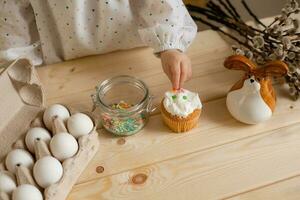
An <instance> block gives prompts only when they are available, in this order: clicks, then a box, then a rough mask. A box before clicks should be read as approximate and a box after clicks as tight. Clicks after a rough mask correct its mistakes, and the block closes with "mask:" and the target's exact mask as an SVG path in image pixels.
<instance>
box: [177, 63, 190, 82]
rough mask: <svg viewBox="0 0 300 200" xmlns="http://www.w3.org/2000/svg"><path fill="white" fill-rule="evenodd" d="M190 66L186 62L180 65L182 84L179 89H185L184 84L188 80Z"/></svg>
mask: <svg viewBox="0 0 300 200" xmlns="http://www.w3.org/2000/svg"><path fill="white" fill-rule="evenodd" d="M188 70H189V69H188V66H187V63H186V62H184V61H183V62H181V64H180V83H179V88H182V87H183V84H184V82H185V81H186V80H187V78H188Z"/></svg>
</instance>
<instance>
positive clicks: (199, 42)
mask: <svg viewBox="0 0 300 200" xmlns="http://www.w3.org/2000/svg"><path fill="white" fill-rule="evenodd" d="M230 54H231V51H230V45H229V44H228V43H226V42H225V41H224V40H223V39H222V38H221V37H220V36H219V35H218V34H217V33H215V32H213V31H211V30H208V31H204V32H201V33H199V34H198V35H197V38H196V40H195V42H194V43H193V45H192V46H191V48H190V49H189V51H188V55H189V56H190V57H191V59H192V64H193V78H192V80H191V81H189V82H188V83H186V85H185V88H187V89H189V90H192V91H196V92H198V93H199V95H200V97H201V99H202V101H203V102H204V109H203V113H202V116H201V119H200V123H199V125H198V127H196V128H195V129H193V130H192V131H190V132H189V133H186V134H174V133H172V132H171V131H170V130H169V129H167V128H166V127H165V126H164V125H163V123H162V120H161V116H160V114H159V113H158V112H157V113H155V114H153V115H152V116H151V118H150V121H149V123H148V124H147V126H146V127H145V128H144V129H143V130H142V131H141V132H140V133H138V134H136V135H134V136H130V137H124V138H120V137H113V136H112V135H111V134H109V133H106V132H105V131H103V130H99V133H100V134H99V140H100V149H99V151H98V153H97V154H96V156H95V157H94V159H93V160H92V161H91V163H90V164H89V165H88V167H87V168H86V170H85V171H84V173H83V174H82V175H81V178H80V179H79V180H78V183H77V184H76V185H75V186H74V188H73V190H72V192H71V193H70V195H69V198H68V200H85V199H88V200H99V199H117V200H121V199H129V200H134V199H139V200H140V199H143V200H145V199H149V200H157V199H164V200H168V199H172V200H173V199H176V200H177V199H182V200H186V199H188V200H190V199H196V200H198V199H205V200H207V199H224V198H228V199H232V200H236V199H239V200H240V199H243V200H244V199H272V200H274V199H300V190H299V188H300V159H299V157H300V134H299V129H300V123H299V122H300V102H299V101H297V102H294V101H291V100H290V99H288V98H287V92H286V90H285V88H284V87H285V86H283V85H277V86H276V90H277V93H278V103H277V108H276V111H275V113H274V115H273V117H272V118H271V120H269V121H267V122H265V123H263V124H259V125H245V124H242V123H239V122H237V121H236V120H234V119H233V118H232V117H231V115H230V114H229V113H228V111H227V108H226V105H225V96H226V93H227V91H228V89H229V88H230V86H232V85H233V83H235V82H236V81H237V80H238V79H239V78H240V73H239V72H234V71H229V70H227V69H225V68H224V67H223V65H222V63H223V61H224V59H225V57H226V56H228V55H230ZM38 73H39V75H40V77H41V80H42V82H43V84H44V86H45V92H46V99H47V104H51V103H56V102H59V103H64V104H67V105H71V106H74V107H76V108H78V109H84V110H87V109H91V107H92V102H91V99H90V94H91V93H92V92H93V91H94V87H95V86H96V85H97V84H98V83H99V82H101V81H103V80H104V79H106V78H109V77H112V76H116V75H120V74H129V75H134V76H136V77H138V78H140V79H142V80H143V81H145V82H146V84H147V85H148V86H149V87H150V91H151V93H152V94H153V95H155V97H156V98H155V103H156V105H157V104H158V102H159V101H160V100H161V98H162V96H163V94H164V92H165V91H166V90H168V89H170V87H171V84H170V82H169V80H168V79H167V77H166V76H165V75H164V73H163V71H162V69H161V65H160V60H159V59H157V58H156V57H155V56H153V55H152V50H150V49H149V48H138V49H133V50H129V51H122V52H114V53H110V54H106V55H99V56H92V57H86V58H82V59H78V60H73V61H68V62H63V63H59V64H55V65H51V66H47V67H42V68H39V69H38Z"/></svg>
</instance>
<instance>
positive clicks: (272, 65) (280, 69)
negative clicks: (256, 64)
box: [257, 60, 288, 77]
mask: <svg viewBox="0 0 300 200" xmlns="http://www.w3.org/2000/svg"><path fill="white" fill-rule="evenodd" d="M287 72H288V66H287V64H285V63H284V62H282V61H280V60H276V61H272V62H268V63H267V64H265V66H263V67H261V68H259V69H257V73H258V74H261V75H262V76H265V77H266V76H271V77H279V76H284V75H286V74H287Z"/></svg>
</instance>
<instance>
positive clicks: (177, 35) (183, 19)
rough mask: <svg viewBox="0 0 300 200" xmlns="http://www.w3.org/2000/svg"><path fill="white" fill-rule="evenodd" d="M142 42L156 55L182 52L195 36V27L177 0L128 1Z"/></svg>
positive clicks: (179, 0) (183, 6) (182, 5)
mask: <svg viewBox="0 0 300 200" xmlns="http://www.w3.org/2000/svg"><path fill="white" fill-rule="evenodd" d="M130 7H131V10H132V13H133V16H134V19H135V20H136V23H137V26H138V32H139V34H140V37H141V39H142V40H143V42H144V43H145V44H146V45H148V46H150V47H152V48H153V49H154V53H158V52H161V51H164V50H168V49H178V50H180V51H183V52H184V51H185V50H186V49H187V47H188V46H189V45H190V44H191V42H192V40H193V39H194V38H195V36H196V32H197V26H196V24H195V23H194V21H193V20H192V18H191V16H190V15H189V13H188V11H187V10H186V8H185V5H184V4H183V2H182V1H181V0H143V1H141V0H130Z"/></svg>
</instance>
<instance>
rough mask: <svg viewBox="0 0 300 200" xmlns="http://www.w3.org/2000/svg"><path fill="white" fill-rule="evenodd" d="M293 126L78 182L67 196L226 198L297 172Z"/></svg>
mask: <svg viewBox="0 0 300 200" xmlns="http://www.w3.org/2000/svg"><path fill="white" fill-rule="evenodd" d="M299 128H300V124H299V123H298V124H296V125H294V126H288V127H284V128H281V129H277V130H273V131H270V132H265V133H263V134H260V135H255V136H252V137H251V136H249V137H247V138H244V139H243V140H239V141H237V142H234V143H229V144H226V145H222V146H219V147H216V148H212V149H208V150H206V151H201V152H196V153H191V154H188V155H185V156H182V157H177V158H175V159H171V160H166V161H163V162H160V163H156V164H152V165H147V166H144V167H140V168H136V169H132V170H129V171H126V172H122V173H120V174H116V175H112V176H107V177H104V178H101V179H98V180H95V181H90V182H87V183H84V184H80V185H77V186H75V187H74V189H73V192H72V193H71V194H70V196H69V199H72V200H77V199H78V200H79V199H90V200H93V199H95V200H96V199H97V200H98V199H130V200H133V199H156V200H157V199H177V200H178V199H206V200H207V199H221V198H226V197H229V196H232V195H234V194H237V193H241V192H243V191H248V190H250V189H252V188H257V187H261V186H263V185H268V184H270V183H273V182H276V181H278V180H281V179H284V178H287V177H292V176H295V175H299V174H300V168H299V165H300V159H298V158H299V156H300V135H299V133H298V130H299ZM219 133H220V132H219ZM227 134H229V133H227ZM239 134H244V132H243V131H242V129H241V131H240V133H239ZM178 148H180V147H179V146H177V149H175V148H174V150H175V151H180V149H178ZM158 153H159V152H157V155H158ZM137 159H139V158H137ZM123 161H124V160H123Z"/></svg>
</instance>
